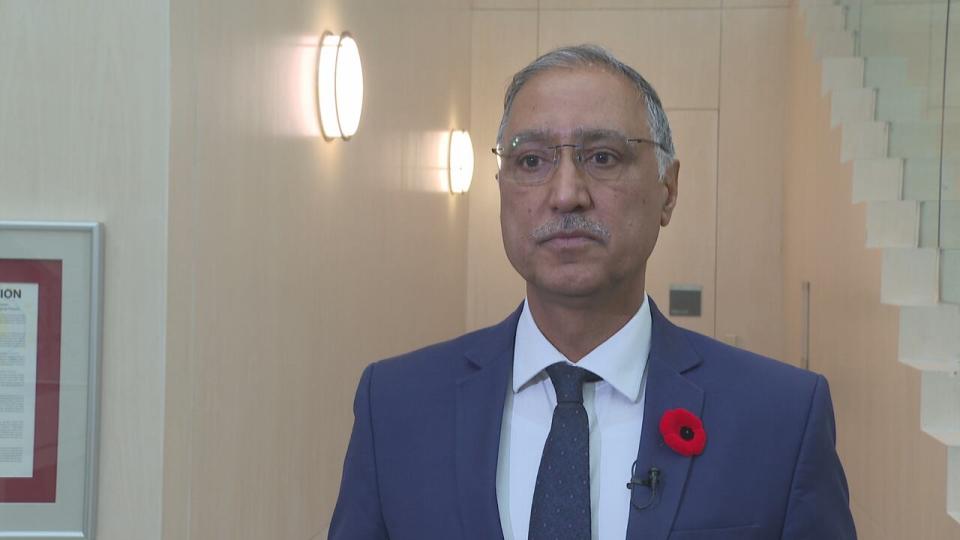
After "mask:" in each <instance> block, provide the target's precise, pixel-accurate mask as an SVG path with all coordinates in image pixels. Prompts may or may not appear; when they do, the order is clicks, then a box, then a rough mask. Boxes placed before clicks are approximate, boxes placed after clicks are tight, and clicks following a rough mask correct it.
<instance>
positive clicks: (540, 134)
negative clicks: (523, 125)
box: [508, 128, 628, 141]
mask: <svg viewBox="0 0 960 540" xmlns="http://www.w3.org/2000/svg"><path fill="white" fill-rule="evenodd" d="M573 137H574V138H577V139H581V140H596V139H603V138H607V137H622V138H624V139H627V138H628V137H627V136H626V135H624V134H623V133H620V132H619V131H616V130H613V129H603V128H592V129H584V128H577V129H575V130H573ZM559 138H560V137H559V136H558V135H557V134H556V132H552V131H550V130H546V129H527V130H524V131H520V132H517V133H516V134H515V135H513V137H510V139H508V140H510V141H514V140H517V139H519V140H525V139H559Z"/></svg>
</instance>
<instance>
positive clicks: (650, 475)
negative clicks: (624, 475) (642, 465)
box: [627, 461, 660, 510]
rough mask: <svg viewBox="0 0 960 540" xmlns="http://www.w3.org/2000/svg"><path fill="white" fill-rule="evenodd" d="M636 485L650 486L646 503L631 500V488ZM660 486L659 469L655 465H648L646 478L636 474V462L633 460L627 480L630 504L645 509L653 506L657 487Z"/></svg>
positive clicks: (638, 508)
mask: <svg viewBox="0 0 960 540" xmlns="http://www.w3.org/2000/svg"><path fill="white" fill-rule="evenodd" d="M637 486H643V487H646V488H650V500H648V501H647V504H644V505H639V504H637V503H635V502H633V500H632V499H633V488H635V487H637ZM659 486H660V469H658V468H656V467H650V470H648V471H647V477H646V478H640V477H638V476H637V462H636V461H634V462H633V467H632V468H631V471H630V481H629V482H627V489H629V490H630V498H631V501H630V505H631V506H633V507H634V508H636V509H637V510H646V509H647V508H650V507H651V506H653V503H654V501H655V500H656V498H657V488H658V487H659Z"/></svg>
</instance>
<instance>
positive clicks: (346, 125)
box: [317, 32, 363, 141]
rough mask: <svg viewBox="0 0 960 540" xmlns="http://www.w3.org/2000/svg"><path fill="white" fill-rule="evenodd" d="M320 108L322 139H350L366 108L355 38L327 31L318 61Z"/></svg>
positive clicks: (318, 106)
mask: <svg viewBox="0 0 960 540" xmlns="http://www.w3.org/2000/svg"><path fill="white" fill-rule="evenodd" d="M317 109H318V110H319V111H320V127H321V129H322V130H323V138H324V139H326V140H328V141H332V140H334V139H336V138H338V137H339V138H342V139H343V140H345V141H346V140H350V137H352V136H353V135H354V134H355V133H356V132H357V127H358V126H359V125H360V112H361V110H362V109H363V68H362V67H361V65H360V49H358V48H357V42H356V41H355V40H354V39H353V37H352V36H351V35H350V34H348V33H347V32H344V33H342V34H340V35H339V36H336V35H333V34H332V33H330V32H324V33H323V36H322V37H321V38H320V58H319V60H318V61H317Z"/></svg>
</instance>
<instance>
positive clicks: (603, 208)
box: [499, 68, 679, 301]
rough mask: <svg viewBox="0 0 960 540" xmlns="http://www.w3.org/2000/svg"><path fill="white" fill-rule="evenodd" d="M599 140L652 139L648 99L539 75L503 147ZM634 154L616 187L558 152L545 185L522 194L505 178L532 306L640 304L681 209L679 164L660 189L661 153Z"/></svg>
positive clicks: (581, 77) (596, 80) (586, 74)
mask: <svg viewBox="0 0 960 540" xmlns="http://www.w3.org/2000/svg"><path fill="white" fill-rule="evenodd" d="M593 131H613V132H616V133H619V134H622V135H623V136H625V137H627V138H644V139H651V138H652V137H651V134H650V129H649V126H648V123H647V119H646V108H645V104H644V101H643V97H642V96H641V95H640V94H639V92H638V91H637V90H636V88H635V87H634V86H633V85H632V83H631V82H630V81H628V80H627V79H626V78H625V77H623V76H621V75H617V74H613V73H609V72H607V71H605V70H599V69H592V68H581V69H553V70H549V71H546V72H543V73H539V74H537V75H535V76H534V77H533V78H532V79H530V80H529V81H528V82H527V83H526V85H524V86H523V88H522V89H521V90H520V91H519V92H518V93H517V95H516V97H515V99H514V102H513V108H512V111H511V114H510V117H509V119H508V123H507V125H506V127H505V130H504V144H507V143H508V141H511V140H512V139H513V138H514V137H515V136H516V135H518V134H522V133H530V132H536V133H538V134H540V136H545V137H546V138H548V139H550V140H551V141H552V142H553V143H554V144H573V143H576V142H577V141H578V136H579V135H580V134H582V133H589V132H593ZM635 144H636V143H632V144H631V147H633V145H635ZM634 151H635V155H636V159H635V161H633V162H632V163H630V164H629V166H628V167H627V168H626V169H625V170H624V174H623V175H622V176H621V177H620V179H619V180H613V181H609V180H608V181H601V180H596V179H594V178H592V177H590V176H589V175H588V174H587V172H586V170H587V168H588V167H578V166H577V165H576V164H575V163H574V156H573V151H572V149H571V148H563V149H561V154H560V161H559V163H558V164H557V166H556V169H555V170H553V172H552V175H551V176H550V177H549V180H547V181H546V182H545V183H542V184H539V185H518V184H517V183H515V182H512V181H511V180H510V179H509V178H500V180H499V184H500V223H501V228H502V231H503V244H504V249H505V250H506V253H507V258H508V259H509V260H510V262H511V264H513V266H514V268H516V269H517V272H519V273H520V275H521V276H523V278H524V279H525V280H526V281H527V294H528V296H531V297H532V296H537V297H538V298H544V299H545V297H546V296H549V297H551V298H552V299H553V300H554V301H571V300H572V301H576V300H578V299H582V300H601V301H604V300H614V301H616V299H618V298H620V299H622V298H623V295H628V296H629V297H630V298H631V299H634V300H637V299H639V298H641V294H642V293H643V291H644V274H645V272H646V262H647V258H648V257H649V256H650V253H651V251H653V246H654V244H656V241H657V234H658V232H659V229H660V227H661V226H665V225H667V223H669V221H670V215H671V212H672V210H673V206H674V204H675V202H676V194H677V189H676V186H677V171H678V167H679V164H678V163H674V164H673V165H671V166H670V167H669V168H668V170H667V173H666V176H665V179H664V181H663V182H661V181H660V180H659V179H658V172H657V160H656V154H655V152H654V146H653V145H651V144H649V143H642V144H639V145H637V146H636V147H635V148H634ZM502 172H503V171H501V174H502ZM581 218H582V219H581ZM564 223H566V226H563V224H564Z"/></svg>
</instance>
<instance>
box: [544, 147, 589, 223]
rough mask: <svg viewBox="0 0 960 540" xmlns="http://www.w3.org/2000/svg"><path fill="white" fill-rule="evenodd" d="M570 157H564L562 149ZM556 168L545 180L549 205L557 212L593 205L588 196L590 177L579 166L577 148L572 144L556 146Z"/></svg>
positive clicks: (579, 210) (580, 210)
mask: <svg viewBox="0 0 960 540" xmlns="http://www.w3.org/2000/svg"><path fill="white" fill-rule="evenodd" d="M565 149H568V150H569V151H570V152H569V153H570V159H564V157H563V154H564V153H565V152H564V150H565ZM556 151H557V157H556V170H554V173H553V178H552V179H551V181H550V182H547V184H546V185H547V186H549V189H550V207H551V208H552V209H553V210H554V211H555V212H558V213H568V212H582V211H584V210H586V209H588V208H590V207H591V206H592V205H593V199H592V198H591V197H590V179H589V178H588V177H587V174H586V172H585V171H584V170H583V167H581V166H580V160H579V152H578V148H576V147H575V146H574V145H561V146H559V147H557V150H556Z"/></svg>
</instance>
